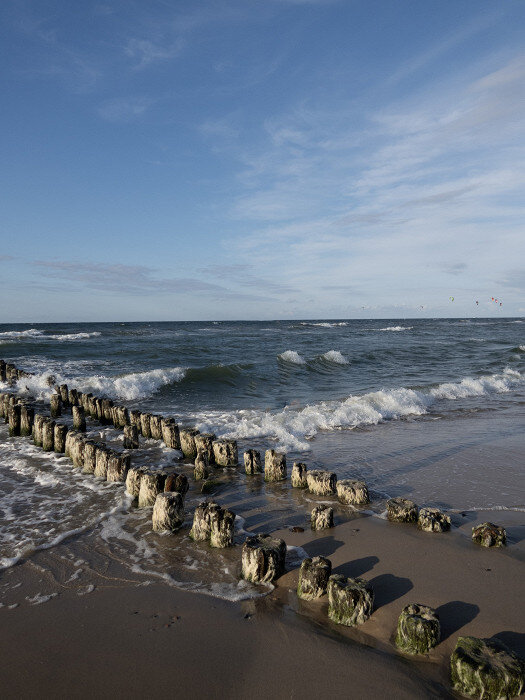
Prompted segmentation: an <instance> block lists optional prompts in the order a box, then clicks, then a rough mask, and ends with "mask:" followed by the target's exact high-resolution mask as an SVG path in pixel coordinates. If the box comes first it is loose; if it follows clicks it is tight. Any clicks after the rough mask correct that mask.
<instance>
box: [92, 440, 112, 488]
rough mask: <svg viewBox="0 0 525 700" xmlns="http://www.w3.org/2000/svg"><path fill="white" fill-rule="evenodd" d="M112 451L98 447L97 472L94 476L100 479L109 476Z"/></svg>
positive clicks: (96, 452) (96, 453)
mask: <svg viewBox="0 0 525 700" xmlns="http://www.w3.org/2000/svg"><path fill="white" fill-rule="evenodd" d="M109 457H110V451H109V450H108V449H107V447H104V446H103V445H97V449H96V451H95V471H94V472H93V474H94V475H95V476H98V477H99V478H100V479H104V480H105V479H106V478H107V475H108V462H109Z"/></svg>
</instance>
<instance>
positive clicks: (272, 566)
mask: <svg viewBox="0 0 525 700" xmlns="http://www.w3.org/2000/svg"><path fill="white" fill-rule="evenodd" d="M285 559H286V544H285V542H284V540H281V539H277V538H273V537H270V536H269V535H255V537H248V538H247V540H246V542H245V543H244V545H243V547H242V554H241V560H242V577H243V578H244V579H246V580H247V581H251V582H252V583H270V582H271V581H273V580H274V579H276V578H279V576H281V575H282V574H283V573H284V565H285Z"/></svg>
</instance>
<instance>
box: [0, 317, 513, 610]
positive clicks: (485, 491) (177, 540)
mask: <svg viewBox="0 0 525 700" xmlns="http://www.w3.org/2000/svg"><path fill="white" fill-rule="evenodd" d="M523 329H524V325H523V321H522V320H521V319H470V320H464V321H458V320H428V321H419V320H418V321H415V320H414V321H413V320H410V321H403V320H399V321H391V320H390V321H324V320H320V321H311V322H304V321H303V322H301V321H296V322H274V323H269V322H261V323H255V322H253V323H242V322H237V323H225V322H221V323H212V322H210V323H202V322H201V323H155V324H146V323H126V324H119V323H115V324H62V325H56V324H46V325H38V326H15V325H10V326H0V357H3V359H5V360H6V361H12V362H14V363H15V364H16V365H17V366H18V367H20V368H22V369H27V370H29V371H32V372H35V373H37V376H36V377H34V378H31V379H29V380H23V381H21V382H20V383H19V387H18V390H19V391H20V392H22V393H25V394H28V395H29V394H31V395H33V396H38V397H39V398H45V397H46V396H48V395H49V391H50V390H49V387H48V386H47V384H46V381H45V379H46V376H47V375H48V374H50V373H52V374H54V375H55V377H56V379H57V381H58V382H59V383H62V382H66V383H67V384H68V385H69V386H70V388H71V387H78V388H79V389H81V390H84V391H86V390H89V391H93V392H96V393H97V394H98V395H101V396H109V397H111V398H113V399H119V400H121V401H123V402H124V403H126V404H127V405H128V406H129V407H130V408H131V407H139V408H141V409H144V410H145V409H148V410H151V411H153V412H155V413H162V414H164V415H173V416H174V417H175V418H176V419H177V420H178V421H180V422H181V423H182V424H188V425H196V426H197V427H198V428H200V429H201V430H206V431H212V432H215V433H216V434H217V435H218V436H232V437H236V438H237V439H238V441H239V452H240V454H242V451H243V450H244V449H246V448H251V447H254V448H257V449H260V450H264V449H267V448H269V447H277V448H279V449H283V450H286V452H287V454H288V462H289V465H290V467H291V464H292V462H293V460H295V459H300V460H301V461H304V462H306V463H307V464H308V466H309V467H323V468H327V469H330V470H334V471H336V472H337V474H338V476H339V478H344V477H359V478H364V479H366V481H367V483H368V485H369V487H370V489H371V495H372V504H371V506H370V507H369V509H368V510H370V511H372V512H374V513H376V514H377V515H380V514H381V513H382V512H383V511H384V507H385V501H386V499H387V498H388V497H391V496H398V495H402V496H407V497H410V498H413V499H414V500H416V501H417V502H418V503H420V504H426V505H437V506H439V507H442V508H444V509H446V510H449V511H452V512H453V513H454V512H461V511H464V510H477V509H482V510H483V509H485V510H486V509H489V510H490V509H492V510H493V511H494V512H497V513H498V516H497V519H498V521H502V518H504V515H502V514H504V513H505V512H509V513H514V514H515V513H516V512H517V513H520V512H521V511H523V510H525V480H524V479H523V466H522V464H523V461H522V455H523V448H524V443H525V440H524V435H523V425H524V424H525V421H524V420H523V419H524V417H525V416H524V414H525V385H524V381H523V376H524V374H523V370H524V362H525V337H524V330H523ZM89 429H90V430H91V431H94V433H97V434H98V435H99V437H100V436H102V438H103V439H105V440H107V441H108V442H109V443H114V444H115V445H119V444H121V439H122V436H121V434H119V433H118V431H114V430H110V429H107V428H104V429H101V428H100V426H97V424H96V423H94V422H91V423H90V425H89ZM132 460H133V463H148V464H151V465H158V466H166V465H169V464H179V461H178V460H179V454H178V453H176V452H175V451H173V450H167V449H166V448H163V447H162V446H161V444H160V443H155V441H148V442H147V443H144V444H143V445H141V449H140V450H138V451H137V452H136V453H134V455H133V457H132ZM0 465H1V466H0V542H1V545H2V548H1V552H0V558H1V560H2V562H1V563H2V565H3V566H9V565H11V564H13V563H14V562H16V561H17V560H18V559H19V558H20V557H24V556H28V555H30V554H31V552H32V551H34V550H35V548H39V547H53V544H54V543H56V542H58V541H60V540H61V539H63V538H64V536H66V534H71V533H84V534H83V535H82V537H80V538H77V540H75V539H74V538H73V540H72V543H71V547H72V556H75V546H77V547H80V546H81V545H80V544H79V542H80V540H82V542H83V544H82V547H84V548H85V550H86V551H85V552H84V555H85V557H87V558H89V550H91V551H94V550H95V549H96V550H97V552H98V555H99V556H102V557H107V558H108V559H110V558H111V557H115V558H119V559H122V560H124V561H126V562H127V563H128V565H129V567H130V569H135V570H136V571H139V570H141V571H149V572H152V573H151V575H154V576H162V577H168V578H169V580H170V581H171V582H173V583H176V584H177V585H182V586H184V587H189V588H195V589H198V590H203V591H204V592H209V593H212V594H214V595H220V596H224V597H228V598H242V597H246V596H250V595H255V594H258V593H264V591H261V590H258V589H255V588H254V587H249V586H245V584H241V585H240V586H239V584H238V582H237V581H238V552H237V551H236V550H235V549H234V550H232V551H227V552H217V551H210V550H208V548H207V547H205V546H202V545H195V544H194V543H193V542H191V541H190V540H189V538H188V537H187V528H186V529H183V531H182V532H181V534H179V535H175V536H160V535H157V534H155V533H153V532H151V528H150V521H149V518H150V513H151V511H150V510H147V511H138V510H137V509H135V508H134V507H133V506H132V505H131V503H130V499H129V497H127V496H126V495H125V494H124V490H123V488H122V486H118V485H113V484H106V483H102V482H100V481H97V480H95V479H93V477H88V476H82V475H81V474H79V472H78V471H77V470H74V469H73V467H72V465H71V463H70V462H69V460H67V459H65V458H59V457H57V456H56V455H46V454H44V453H42V451H41V450H38V449H37V448H35V447H34V446H33V445H32V444H31V442H30V440H29V439H27V438H12V439H11V438H8V437H7V429H6V426H4V425H3V424H2V425H0ZM180 468H181V470H182V471H184V472H185V473H186V474H187V475H188V476H189V477H190V476H191V473H192V466H191V465H190V464H184V463H182V464H180ZM215 476H216V477H217V479H218V480H219V481H220V484H219V485H218V486H217V487H216V489H215V492H214V494H213V497H214V499H216V500H217V501H218V502H219V503H221V504H222V505H224V506H228V507H230V508H231V509H232V510H234V512H235V513H237V515H238V516H239V517H238V520H237V527H238V541H239V542H240V541H242V539H243V537H244V536H245V532H246V531H258V532H261V531H270V530H272V529H275V528H277V527H282V526H288V525H300V526H303V527H304V526H307V517H308V513H309V511H310V510H311V508H312V507H313V503H315V502H318V501H319V500H322V499H316V498H315V497H313V496H310V495H308V494H305V493H303V492H298V491H296V490H293V489H291V488H290V486H289V483H285V484H277V485H271V486H270V485H265V484H264V482H263V481H262V479H261V478H260V477H259V476H256V477H250V478H247V477H246V476H245V475H244V474H243V473H242V471H241V470H233V469H226V470H216V474H215ZM202 498H203V497H202V496H201V494H200V493H199V490H198V486H197V485H196V484H195V483H194V482H193V483H192V486H191V488H190V492H189V494H188V497H187V513H188V522H187V524H188V525H189V523H190V520H191V514H192V511H193V507H194V506H195V505H196V504H197V503H198V502H199V501H200V500H202ZM335 508H336V518H339V519H346V518H348V517H352V515H353V510H352V509H350V508H345V507H343V506H336V507H335ZM86 541H88V542H89V546H87V545H86V544H85V542H86ZM75 542H76V544H75ZM299 559H300V553H297V552H290V563H291V564H292V565H293V563H294V560H295V563H297V562H298V561H299Z"/></svg>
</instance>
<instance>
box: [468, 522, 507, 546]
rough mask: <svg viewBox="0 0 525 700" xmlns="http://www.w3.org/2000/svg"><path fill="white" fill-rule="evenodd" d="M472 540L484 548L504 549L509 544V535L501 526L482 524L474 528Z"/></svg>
mask: <svg viewBox="0 0 525 700" xmlns="http://www.w3.org/2000/svg"><path fill="white" fill-rule="evenodd" d="M472 539H473V541H474V542H476V543H477V544H479V545H481V546H482V547H504V546H505V545H506V544H507V533H506V531H505V528H504V527H501V525H494V523H488V522H487V523H481V525H476V526H475V527H473V528H472Z"/></svg>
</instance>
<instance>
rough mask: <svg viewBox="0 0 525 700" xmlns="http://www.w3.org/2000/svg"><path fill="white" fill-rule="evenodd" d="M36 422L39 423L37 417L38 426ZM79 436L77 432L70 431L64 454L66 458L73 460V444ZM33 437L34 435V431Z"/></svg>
mask: <svg viewBox="0 0 525 700" xmlns="http://www.w3.org/2000/svg"><path fill="white" fill-rule="evenodd" d="M36 422H37V416H35V426H36ZM78 434H79V433H77V431H76V430H70V431H68V434H67V435H66V444H65V450H64V454H65V455H66V457H69V458H71V446H72V445H73V442H74V441H75V439H76V437H77V435H78ZM33 435H34V429H33ZM35 444H36V443H35Z"/></svg>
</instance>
